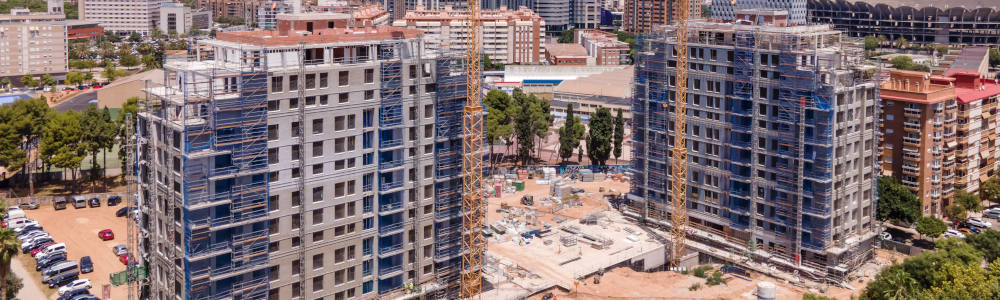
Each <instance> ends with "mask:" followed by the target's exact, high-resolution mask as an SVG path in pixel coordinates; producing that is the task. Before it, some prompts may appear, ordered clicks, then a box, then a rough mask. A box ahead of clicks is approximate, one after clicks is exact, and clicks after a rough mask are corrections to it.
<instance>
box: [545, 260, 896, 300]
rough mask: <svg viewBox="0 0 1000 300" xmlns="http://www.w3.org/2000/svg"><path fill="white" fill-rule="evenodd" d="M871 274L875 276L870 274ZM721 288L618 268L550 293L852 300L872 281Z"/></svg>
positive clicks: (757, 278)
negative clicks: (762, 290)
mask: <svg viewBox="0 0 1000 300" xmlns="http://www.w3.org/2000/svg"><path fill="white" fill-rule="evenodd" d="M875 255H876V258H875V261H876V262H877V263H878V264H881V265H880V266H879V267H888V266H889V265H890V264H893V263H901V262H903V260H904V259H906V258H907V257H908V256H906V255H904V254H900V253H897V252H892V251H888V250H883V249H876V250H875ZM872 274H874V273H872ZM722 278H723V280H725V282H726V283H725V284H724V285H718V286H707V285H705V279H702V278H698V277H695V276H692V275H682V274H680V273H676V272H666V271H664V272H653V273H646V272H636V271H633V270H631V269H628V268H617V269H614V270H612V271H610V272H607V273H605V274H604V276H603V277H602V278H601V283H600V284H594V282H593V278H588V279H587V280H586V281H585V282H582V283H581V284H580V285H579V286H578V289H577V290H576V291H561V290H558V289H554V290H551V291H550V292H552V293H553V294H554V295H555V296H556V298H557V299H581V300H583V299H609V298H637V299H747V300H751V299H757V297H756V295H755V294H754V293H755V291H756V287H757V283H759V282H763V281H770V282H772V283H775V284H776V285H777V287H778V290H777V291H778V294H777V296H778V297H777V299H802V295H803V294H805V293H813V294H818V295H822V296H826V297H833V298H835V299H853V298H856V297H857V296H858V295H860V294H861V292H862V291H863V289H864V287H865V286H866V285H867V283H868V282H869V281H870V280H871V277H867V278H866V279H864V280H863V281H855V282H851V284H852V285H853V286H854V287H855V288H856V290H849V289H845V288H841V287H830V288H829V289H828V290H827V291H826V292H825V293H821V292H819V291H808V290H806V289H804V288H801V287H798V286H793V285H790V284H787V283H782V282H778V281H776V280H775V279H774V278H770V277H768V276H764V275H759V274H752V275H751V278H750V279H751V281H747V280H745V279H743V278H738V277H734V276H732V275H725V276H723V277H722ZM696 283H700V284H701V288H700V289H698V290H696V291H691V290H689V288H690V287H691V286H692V285H694V284H696ZM546 293H548V292H543V293H539V294H537V295H534V296H532V297H529V298H528V299H541V297H542V296H543V295H544V294H546Z"/></svg>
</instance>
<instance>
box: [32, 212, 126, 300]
mask: <svg viewBox="0 0 1000 300" xmlns="http://www.w3.org/2000/svg"><path fill="white" fill-rule="evenodd" d="M105 204H107V202H105V201H102V202H101V205H102V206H101V207H95V208H90V207H87V208H81V209H74V208H73V207H72V206H68V207H67V208H66V209H64V210H59V211H57V210H54V209H53V208H52V206H51V205H43V206H42V207H40V208H39V209H36V210H29V211H27V217H28V218H29V219H33V220H36V221H38V223H39V224H40V225H42V228H44V230H45V231H46V232H48V233H49V235H51V236H52V238H53V239H54V240H55V241H56V242H59V243H66V249H67V250H68V251H66V253H67V254H68V258H67V259H69V260H75V261H77V262H79V261H80V257H83V256H90V259H91V260H92V261H93V262H94V272H91V273H87V274H81V276H80V277H81V278H88V279H90V281H91V282H93V284H94V287H93V288H91V289H90V293H91V294H94V295H97V296H98V297H100V296H101V291H102V287H103V286H104V285H105V284H109V285H110V284H111V279H110V274H111V273H116V272H120V271H124V270H125V265H123V264H122V263H121V262H120V261H118V257H117V256H115V255H114V253H112V252H111V248H112V247H114V246H115V245H119V244H125V243H126V241H127V237H126V233H127V230H128V229H127V226H128V225H127V224H126V219H125V218H124V217H122V218H119V217H115V211H117V210H118V209H120V208H122V207H124V203H123V204H119V205H117V206H110V207H109V206H107V205H105ZM103 229H111V230H112V231H113V232H114V234H115V239H113V240H110V241H101V239H99V238H98V237H97V233H98V232H99V231H101V230H103ZM24 256H25V257H27V255H24ZM27 260H28V261H30V263H29V264H27V265H26V266H25V267H27V268H30V270H29V271H31V272H33V275H34V274H37V273H38V272H35V271H33V270H34V267H35V264H34V259H31V258H28V259H27ZM43 288H45V289H47V288H48V287H47V286H45V287H43ZM127 295H128V290H127V289H126V286H118V287H115V286H112V287H111V297H112V299H124V298H126V297H127ZM57 297H58V295H53V296H52V297H50V298H51V299H55V298H57Z"/></svg>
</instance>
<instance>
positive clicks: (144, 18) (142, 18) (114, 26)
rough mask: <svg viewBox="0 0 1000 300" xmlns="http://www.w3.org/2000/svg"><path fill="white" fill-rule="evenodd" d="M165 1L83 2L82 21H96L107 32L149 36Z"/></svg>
mask: <svg viewBox="0 0 1000 300" xmlns="http://www.w3.org/2000/svg"><path fill="white" fill-rule="evenodd" d="M167 2H169V1H165V0H81V4H80V8H79V9H80V12H79V13H80V19H81V20H87V21H94V22H97V23H98V24H100V25H101V27H104V30H105V31H110V32H115V33H130V32H138V33H140V34H149V33H150V32H152V30H153V26H154V24H155V22H156V21H157V19H158V10H159V8H160V5H161V4H163V3H167Z"/></svg>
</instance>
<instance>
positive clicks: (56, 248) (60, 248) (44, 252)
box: [35, 243, 66, 259]
mask: <svg viewBox="0 0 1000 300" xmlns="http://www.w3.org/2000/svg"><path fill="white" fill-rule="evenodd" d="M56 251H63V252H65V251H66V243H58V244H52V245H49V246H48V247H45V249H42V251H38V254H35V259H38V258H39V257H42V256H45V255H49V254H50V253H53V252H56Z"/></svg>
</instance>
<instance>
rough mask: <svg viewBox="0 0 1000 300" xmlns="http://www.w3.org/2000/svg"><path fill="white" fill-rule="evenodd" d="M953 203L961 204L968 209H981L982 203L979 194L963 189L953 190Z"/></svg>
mask: <svg viewBox="0 0 1000 300" xmlns="http://www.w3.org/2000/svg"><path fill="white" fill-rule="evenodd" d="M955 203H958V204H961V205H962V207H964V208H965V209H966V210H968V211H983V203H982V202H980V201H979V195H976V194H973V193H969V192H966V191H964V190H958V191H957V192H955Z"/></svg>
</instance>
